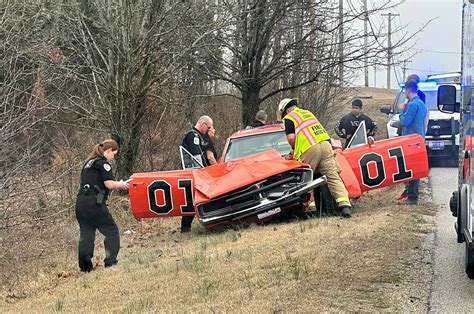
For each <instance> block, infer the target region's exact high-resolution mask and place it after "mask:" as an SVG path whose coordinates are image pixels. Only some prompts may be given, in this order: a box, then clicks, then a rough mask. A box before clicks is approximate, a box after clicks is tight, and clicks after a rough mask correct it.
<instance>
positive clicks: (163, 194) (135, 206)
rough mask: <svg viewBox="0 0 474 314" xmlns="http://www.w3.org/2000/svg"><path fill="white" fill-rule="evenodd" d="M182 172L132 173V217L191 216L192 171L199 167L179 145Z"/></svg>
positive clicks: (199, 164)
mask: <svg viewBox="0 0 474 314" xmlns="http://www.w3.org/2000/svg"><path fill="white" fill-rule="evenodd" d="M179 155H180V157H181V166H182V167H183V170H176V171H160V172H149V173H136V174H134V175H133V176H132V181H131V182H130V188H129V192H130V207H131V208H132V212H133V214H134V216H135V217H139V218H151V217H163V218H164V217H173V216H192V215H194V214H195V210H194V204H193V195H194V183H193V169H199V168H203V165H202V164H201V163H200V162H199V160H197V159H196V158H194V156H193V155H191V153H190V152H189V151H188V150H186V148H184V147H183V146H179Z"/></svg>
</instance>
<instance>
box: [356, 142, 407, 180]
mask: <svg viewBox="0 0 474 314" xmlns="http://www.w3.org/2000/svg"><path fill="white" fill-rule="evenodd" d="M388 155H389V156H390V157H394V158H396V160H397V172H396V173H394V174H393V175H392V177H393V182H398V181H402V180H406V179H409V178H411V177H412V175H413V172H412V171H411V170H407V169H406V163H405V156H404V155H403V150H402V148H401V147H395V148H391V149H389V150H388ZM370 163H374V164H375V170H376V173H375V174H373V175H372V176H371V175H370V173H369V165H370ZM359 166H360V171H361V176H362V183H363V184H364V185H365V186H368V187H376V186H379V185H381V184H382V183H383V182H384V181H385V179H386V178H387V174H386V173H385V165H384V163H383V157H382V156H381V155H379V154H376V153H368V154H365V155H363V156H362V157H361V158H360V159H359Z"/></svg>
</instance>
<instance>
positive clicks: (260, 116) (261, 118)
mask: <svg viewBox="0 0 474 314" xmlns="http://www.w3.org/2000/svg"><path fill="white" fill-rule="evenodd" d="M267 120H268V115H267V113H266V112H265V110H259V111H258V112H257V114H256V115H255V120H254V121H253V122H252V123H251V124H250V125H247V126H246V127H245V128H246V129H251V128H258V127H259V126H264V125H266V124H267Z"/></svg>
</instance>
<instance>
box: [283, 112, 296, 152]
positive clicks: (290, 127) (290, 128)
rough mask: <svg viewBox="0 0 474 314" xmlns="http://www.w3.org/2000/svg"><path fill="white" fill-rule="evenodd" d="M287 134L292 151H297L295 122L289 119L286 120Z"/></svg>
mask: <svg viewBox="0 0 474 314" xmlns="http://www.w3.org/2000/svg"><path fill="white" fill-rule="evenodd" d="M284 121H285V133H286V139H287V140H288V144H290V146H291V148H292V149H295V141H296V135H295V132H296V131H295V124H294V123H293V121H291V120H289V119H285V120H284Z"/></svg>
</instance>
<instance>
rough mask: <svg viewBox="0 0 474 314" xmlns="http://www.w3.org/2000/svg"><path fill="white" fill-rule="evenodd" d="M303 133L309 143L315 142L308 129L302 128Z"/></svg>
mask: <svg viewBox="0 0 474 314" xmlns="http://www.w3.org/2000/svg"><path fill="white" fill-rule="evenodd" d="M300 131H301V130H300ZM303 134H304V136H305V137H306V139H307V140H308V142H309V143H310V144H311V145H314V144H316V143H317V142H316V140H315V139H314V138H313V134H311V132H310V131H309V130H308V129H303Z"/></svg>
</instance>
